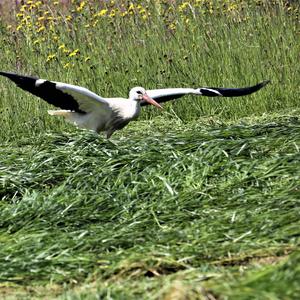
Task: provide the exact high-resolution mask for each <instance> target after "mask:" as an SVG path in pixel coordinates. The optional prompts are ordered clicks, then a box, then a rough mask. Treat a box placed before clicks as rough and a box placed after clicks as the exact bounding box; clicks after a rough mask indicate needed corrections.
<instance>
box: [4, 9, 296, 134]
mask: <svg viewBox="0 0 300 300" xmlns="http://www.w3.org/2000/svg"><path fill="white" fill-rule="evenodd" d="M151 12H152V15H151V17H150V19H149V20H148V21H146V22H145V21H142V20H140V19H139V18H138V17H132V18H129V19H126V18H121V17H115V18H114V19H113V20H110V19H109V18H102V19H101V20H100V21H99V23H98V26H96V27H92V28H90V29H85V25H88V26H90V18H89V17H88V15H82V16H79V17H77V18H75V17H74V19H73V20H72V23H70V24H69V25H64V26H65V27H63V26H62V25H61V26H60V27H58V26H57V27H56V28H55V34H53V32H49V33H48V32H43V33H42V34H38V33H35V32H33V33H32V32H30V34H29V33H28V34H26V31H25V33H24V32H16V33H15V34H12V33H11V30H12V29H10V31H7V30H6V29H5V27H3V28H2V29H1V31H2V39H1V42H0V43H1V48H2V49H5V50H4V51H3V54H2V55H1V57H0V65H1V69H4V70H6V71H16V72H18V73H23V74H32V75H37V76H40V77H42V78H48V79H51V80H56V81H63V82H68V83H73V84H78V85H81V86H85V87H87V88H89V89H91V90H93V91H95V92H97V93H99V94H100V95H103V96H108V97H110V96H123V97H127V95H128V91H129V89H130V88H131V87H133V86H136V85H141V86H144V87H146V88H148V89H150V88H163V87H198V86H225V87H227V86H228V87H239V86H247V85H251V84H255V83H256V82H258V81H261V80H263V79H270V80H271V81H272V86H268V87H266V88H265V89H264V90H263V91H261V92H259V93H257V94H254V95H253V96H250V97H243V98H240V99H215V98H214V99H212V98H204V97H203V98H196V97H186V99H185V100H179V101H178V102H177V103H176V104H175V103H174V105H173V104H168V105H165V107H166V109H165V111H164V112H157V111H155V110H152V109H149V108H146V109H144V110H143V115H142V118H149V117H151V118H152V117H155V116H157V115H163V117H165V118H171V119H173V118H179V119H182V120H184V121H189V120H192V119H197V118H199V117H200V116H203V115H205V116H218V117H219V118H221V119H223V120H228V119H231V120H236V119H238V118H241V117H244V116H251V115H261V114H263V113H267V112H272V111H276V110H278V109H287V110H289V109H290V108H296V107H299V101H298V94H299V76H298V74H299V71H300V70H299V63H298V58H299V57H298V54H299V50H300V46H299V43H297V42H296V41H297V31H298V27H297V19H296V17H295V16H293V15H290V14H289V13H288V12H287V11H286V10H284V8H283V5H278V6H274V7H273V6H270V7H269V9H267V8H266V7H262V8H260V7H255V6H249V7H246V9H245V10H244V11H242V12H240V13H239V14H240V15H239V14H238V13H237V14H236V15H235V14H232V15H231V14H220V13H219V12H218V11H216V12H215V13H214V14H204V15H203V14H196V13H194V14H193V12H192V11H188V12H187V16H186V17H185V18H183V16H182V15H181V14H179V12H174V13H173V20H174V22H173V23H174V24H176V30H174V31H172V30H170V29H169V28H168V27H167V25H166V20H165V19H166V17H163V14H161V15H159V14H158V12H157V7H156V6H153V7H152V10H151ZM53 14H54V13H53ZM87 14H88V12H87ZM90 14H92V13H90ZM186 18H188V20H189V22H188V23H186V21H185V20H186ZM66 23H67V21H66ZM53 35H55V37H56V40H53ZM41 38H45V41H44V42H40V43H39V44H36V45H35V44H34V43H35V41H36V40H37V39H41ZM61 44H65V45H66V46H67V47H68V48H70V49H77V48H78V49H79V50H80V55H79V56H76V57H75V58H74V59H73V60H72V59H70V58H68V57H66V55H65V54H62V53H61V51H59V50H58V47H59V45H61ZM52 53H56V54H57V58H56V59H54V60H51V61H50V62H46V60H47V57H48V55H49V54H52ZM86 57H90V58H91V60H90V61H88V62H84V58H86ZM68 61H70V62H71V63H74V64H75V65H74V67H73V68H67V69H66V68H64V65H65V63H66V62H68ZM0 88H1V92H2V95H1V102H0V111H1V116H2V117H1V121H0V122H1V128H3V130H2V134H1V137H2V138H4V139H6V138H7V137H8V136H9V137H15V138H19V137H20V136H22V135H24V134H25V135H32V134H36V133H38V132H41V131H44V130H47V129H48V130H53V129H59V130H65V129H66V128H67V127H66V125H64V124H63V123H61V122H60V121H57V120H56V119H54V118H51V117H49V116H48V115H47V113H46V108H47V104H45V103H42V102H41V101H39V100H37V99H34V97H33V96H31V95H27V94H26V93H25V92H23V91H20V90H18V89H17V88H15V87H14V86H13V85H12V83H10V82H8V81H7V80H5V79H2V78H1V80H0ZM16 120H18V121H17V122H16ZM68 128H69V126H68Z"/></svg>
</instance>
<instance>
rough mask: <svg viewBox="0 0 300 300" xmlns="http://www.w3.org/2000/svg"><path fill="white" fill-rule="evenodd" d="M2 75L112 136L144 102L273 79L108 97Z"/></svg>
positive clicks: (241, 91)
mask: <svg viewBox="0 0 300 300" xmlns="http://www.w3.org/2000/svg"><path fill="white" fill-rule="evenodd" d="M0 75H2V76H5V77H7V78H9V79H10V80H12V81H14V82H15V83H16V84H17V86H19V87H20V88H22V89H23V90H25V91H28V92H30V93H32V94H34V95H36V96H38V97H40V98H42V99H44V100H45V101H47V102H48V103H50V104H52V105H54V106H56V107H59V108H61V109H60V110H50V111H48V112H49V114H51V115H55V116H63V117H65V119H66V120H68V121H70V122H72V123H75V124H76V125H77V126H78V127H80V128H86V129H90V130H94V131H96V132H98V133H99V132H102V131H104V132H105V133H106V136H107V138H109V137H110V136H111V135H112V134H113V133H114V132H115V131H116V130H119V129H122V128H123V127H124V126H126V125H127V124H128V123H129V122H130V121H131V120H134V119H136V118H137V117H138V116H139V114H140V110H141V106H144V105H147V104H152V105H154V106H156V107H159V108H162V107H161V106H160V104H159V103H162V102H166V101H169V100H173V99H177V98H180V97H182V96H184V95H187V94H193V95H199V96H210V97H214V96H223V97H237V96H244V95H248V94H251V93H253V92H256V91H258V90H259V89H261V88H262V87H263V86H265V85H266V84H267V83H268V82H269V81H264V82H261V83H258V84H257V85H254V86H251V87H245V88H211V87H202V88H197V89H193V88H167V89H155V90H147V91H146V90H145V89H144V88H142V87H135V88H132V89H131V90H130V93H129V98H128V99H125V98H104V97H101V96H99V95H97V94H95V93H93V92H91V91H90V90H88V89H86V88H83V87H80V86H76V85H71V84H67V83H62V82H55V81H49V80H45V79H39V78H35V77H30V76H22V75H18V74H14V73H8V72H0Z"/></svg>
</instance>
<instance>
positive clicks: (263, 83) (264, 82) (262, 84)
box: [257, 80, 271, 88]
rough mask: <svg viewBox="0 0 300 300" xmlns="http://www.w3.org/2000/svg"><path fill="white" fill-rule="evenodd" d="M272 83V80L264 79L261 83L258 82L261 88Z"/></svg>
mask: <svg viewBox="0 0 300 300" xmlns="http://www.w3.org/2000/svg"><path fill="white" fill-rule="evenodd" d="M269 83H271V80H264V81H262V82H260V83H258V84H257V86H259V87H260V88H263V87H264V86H265V85H267V84H269Z"/></svg>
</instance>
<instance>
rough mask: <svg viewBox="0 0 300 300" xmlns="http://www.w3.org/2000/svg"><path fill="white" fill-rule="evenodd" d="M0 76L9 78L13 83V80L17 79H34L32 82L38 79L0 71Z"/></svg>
mask: <svg viewBox="0 0 300 300" xmlns="http://www.w3.org/2000/svg"><path fill="white" fill-rule="evenodd" d="M0 75H2V76H5V77H7V78H9V79H10V80H13V81H14V79H18V78H19V79H21V78H24V79H26V78H28V79H34V80H37V79H38V77H34V76H27V75H19V74H17V73H14V72H6V71H0Z"/></svg>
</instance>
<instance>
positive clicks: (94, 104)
mask: <svg viewBox="0 0 300 300" xmlns="http://www.w3.org/2000/svg"><path fill="white" fill-rule="evenodd" d="M0 75H2V76H5V77H7V78H9V79H10V80H12V81H13V82H14V83H15V84H16V85H17V86H18V87H20V88H21V89H23V90H25V91H28V92H30V93H31V94H33V95H35V96H38V97H40V98H42V99H43V100H45V101H47V102H48V103H50V104H53V105H54V106H56V107H60V108H62V109H64V110H69V111H73V112H77V113H89V112H92V111H94V110H96V109H98V110H99V109H102V110H106V109H109V105H108V103H107V101H106V100H105V99H104V98H102V97H100V96H98V95H97V94H95V93H93V92H91V91H90V90H88V89H86V88H83V87H80V86H76V85H72V84H67V83H62V82H55V81H49V80H45V79H39V78H36V77H30V76H22V75H18V74H15V73H8V72H0Z"/></svg>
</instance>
